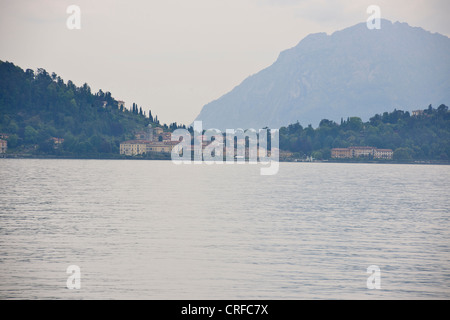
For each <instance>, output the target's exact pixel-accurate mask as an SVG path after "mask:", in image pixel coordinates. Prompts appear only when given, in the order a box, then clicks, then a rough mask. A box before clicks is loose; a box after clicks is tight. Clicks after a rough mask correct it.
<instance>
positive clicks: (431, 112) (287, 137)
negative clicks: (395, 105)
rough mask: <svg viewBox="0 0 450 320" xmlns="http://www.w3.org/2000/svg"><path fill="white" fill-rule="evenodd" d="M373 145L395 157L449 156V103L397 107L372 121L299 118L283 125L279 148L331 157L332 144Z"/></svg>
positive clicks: (333, 146)
mask: <svg viewBox="0 0 450 320" xmlns="http://www.w3.org/2000/svg"><path fill="white" fill-rule="evenodd" d="M350 146H371V147H376V148H381V149H392V150H394V159H395V160H450V112H449V110H448V107H447V106H446V105H443V104H442V105H440V106H439V107H438V108H433V106H431V105H429V106H428V108H425V109H424V110H421V112H419V114H418V115H414V116H413V115H411V114H410V113H409V112H408V111H402V110H394V111H392V112H384V113H383V114H376V115H375V116H373V117H372V118H370V120H369V121H367V122H363V121H362V120H361V118H359V117H349V118H347V119H341V121H340V123H337V122H335V121H331V120H327V119H324V120H322V121H321V122H320V124H319V126H318V127H317V128H313V127H312V126H311V125H308V126H307V127H303V126H301V125H300V123H299V122H297V123H294V124H291V125H289V126H287V127H282V128H281V129H280V149H282V150H286V151H290V152H292V153H294V157H297V158H302V157H307V156H312V157H313V158H316V159H330V158H331V149H332V148H347V147H350Z"/></svg>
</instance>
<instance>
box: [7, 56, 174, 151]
mask: <svg viewBox="0 0 450 320" xmlns="http://www.w3.org/2000/svg"><path fill="white" fill-rule="evenodd" d="M132 105H133V108H132V110H127V109H125V108H123V106H122V105H121V104H119V102H118V101H117V100H115V99H114V98H113V97H112V95H111V93H110V92H103V91H102V90H99V92H97V93H92V92H91V89H90V87H89V86H88V84H84V85H83V86H81V87H77V86H75V85H74V83H73V82H72V81H70V80H69V81H67V83H65V82H64V81H63V80H62V79H61V78H60V77H59V76H58V75H56V74H55V73H52V74H51V75H50V74H49V73H48V72H47V71H46V70H44V69H38V70H37V72H34V71H33V70H30V69H27V70H25V71H24V70H22V69H21V68H20V67H18V66H15V65H14V64H12V63H9V62H2V61H0V133H1V134H4V135H6V136H8V138H7V141H8V153H9V154H11V153H12V154H21V155H23V154H28V155H58V156H69V157H70V156H73V157H85V156H94V157H98V156H108V155H118V154H119V146H120V142H122V141H124V140H127V139H131V138H133V137H134V133H135V132H136V131H139V130H142V129H143V128H144V127H145V126H147V125H148V124H152V125H153V126H159V121H158V119H157V117H155V118H153V116H152V115H151V112H150V114H149V115H146V114H145V112H143V111H142V108H141V107H138V106H137V105H135V104H134V103H133V104H132ZM172 126H175V127H176V124H173V125H172ZM172 126H171V127H172ZM163 127H165V129H169V128H168V127H167V126H166V125H164V126H163ZM53 138H58V139H61V138H62V139H64V142H63V143H62V144H61V145H59V146H57V145H55V143H54V140H55V139H53ZM59 141H62V140H59Z"/></svg>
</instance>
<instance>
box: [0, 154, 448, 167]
mask: <svg viewBox="0 0 450 320" xmlns="http://www.w3.org/2000/svg"><path fill="white" fill-rule="evenodd" d="M0 159H20V160H26V159H30V160H33V159H39V160H141V161H142V160H148V161H155V160H156V161H158V160H159V161H171V158H170V155H161V156H159V157H136V156H134V157H133V156H123V155H116V154H111V155H105V154H102V155H85V156H55V155H51V156H50V155H17V154H1V155H0ZM279 162H282V163H346V164H416V165H421V164H422V165H450V161H446V160H412V161H395V160H384V161H374V160H364V159H354V160H350V159H348V160H343V159H339V160H333V159H329V160H312V161H311V160H305V159H280V160H279Z"/></svg>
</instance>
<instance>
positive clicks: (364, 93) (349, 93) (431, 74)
mask: <svg viewBox="0 0 450 320" xmlns="http://www.w3.org/2000/svg"><path fill="white" fill-rule="evenodd" d="M449 75H450V39H449V38H448V37H446V36H444V35H441V34H438V33H431V32H428V31H425V30H424V29H422V28H418V27H411V26H409V25H408V24H407V23H400V22H395V23H392V22H390V21H388V20H382V21H381V29H379V30H377V29H374V30H369V29H368V28H367V26H366V23H360V24H357V25H354V26H352V27H349V28H346V29H343V30H341V31H336V32H334V33H333V34H331V35H327V34H326V33H315V34H311V35H309V36H307V37H305V38H304V39H303V40H301V41H300V42H299V44H298V45H297V46H295V47H293V48H291V49H288V50H285V51H283V52H281V53H280V55H279V57H278V59H277V60H276V61H275V62H274V63H273V64H272V65H271V66H269V67H267V68H265V69H263V70H261V71H260V72H258V73H256V74H254V75H252V76H250V77H248V78H247V79H245V80H244V81H243V82H242V83H241V84H240V85H238V86H236V87H235V88H234V89H233V90H232V91H230V92H229V93H227V94H225V95H223V96H222V97H220V98H218V99H217V100H215V101H212V102H210V103H208V104H207V105H205V106H204V107H203V109H202V110H201V112H200V114H199V115H198V117H197V118H196V120H202V121H203V128H219V129H222V130H223V129H226V128H263V127H266V126H268V127H270V128H279V127H281V126H286V125H289V124H291V123H295V122H297V121H299V122H300V123H301V124H302V125H308V124H312V125H313V126H317V125H318V124H319V122H320V121H321V120H322V119H329V120H334V121H339V120H340V119H341V118H347V117H350V116H359V117H361V118H362V119H363V120H368V118H369V117H370V116H372V115H373V114H376V113H380V112H384V111H387V110H394V109H395V108H397V109H402V110H405V111H411V110H415V109H419V108H423V106H426V105H429V104H433V105H434V106H438V105H440V104H447V105H448V104H450V77H449Z"/></svg>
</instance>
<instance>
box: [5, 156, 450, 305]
mask: <svg viewBox="0 0 450 320" xmlns="http://www.w3.org/2000/svg"><path fill="white" fill-rule="evenodd" d="M449 190H450V166H431V165H430V166H428V165H388V164H331V163H281V164H280V169H279V172H278V174H277V175H274V176H261V175H260V165H250V164H244V165H237V164H235V165H206V164H202V165H175V164H173V163H172V162H170V161H122V160H116V161H115V160H17V159H1V160H0V298H1V299H276V300H279V299H449V298H450V209H449V208H450V200H449ZM70 265H77V266H79V267H80V270H81V278H80V283H81V288H80V289H79V290H76V289H75V290H69V289H68V288H67V286H66V281H67V279H68V277H69V274H68V273H66V269H67V267H69V266H70ZM372 265H376V266H378V267H379V268H380V280H381V289H373V290H369V289H368V287H367V279H368V277H369V276H370V275H371V274H369V273H367V268H368V267H369V266H372Z"/></svg>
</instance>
